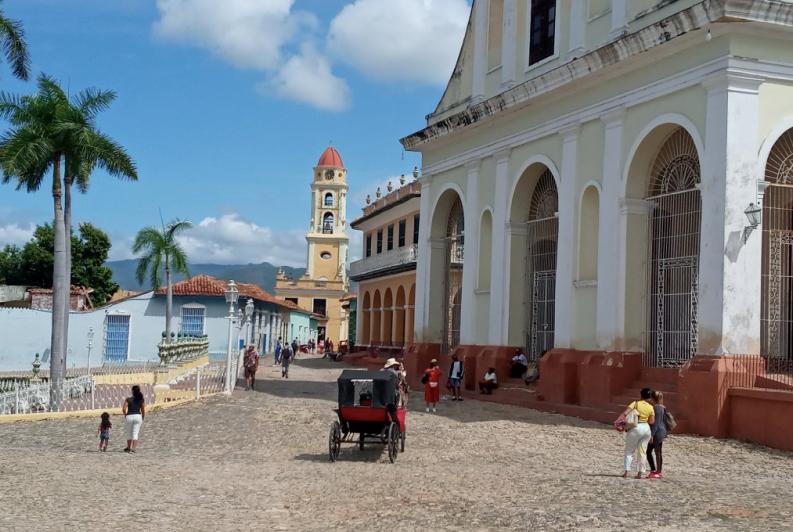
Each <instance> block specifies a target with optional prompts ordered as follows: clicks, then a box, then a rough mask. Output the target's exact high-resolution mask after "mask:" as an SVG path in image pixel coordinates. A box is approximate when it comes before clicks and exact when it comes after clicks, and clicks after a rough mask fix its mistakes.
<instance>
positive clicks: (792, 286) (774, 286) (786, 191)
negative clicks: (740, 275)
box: [760, 129, 793, 371]
mask: <svg viewBox="0 0 793 532" xmlns="http://www.w3.org/2000/svg"><path fill="white" fill-rule="evenodd" d="M765 181H766V183H767V184H768V188H767V189H766V191H765V195H764V196H763V215H762V216H763V218H762V227H763V259H762V262H763V264H762V272H763V273H762V296H761V299H762V314H761V330H760V341H761V353H762V355H763V356H765V357H767V358H768V365H769V370H772V371H776V370H777V369H780V367H782V366H785V367H787V368H790V362H791V361H793V129H789V130H787V131H786V132H785V133H783V134H782V136H781V137H779V139H778V140H777V141H776V142H775V143H774V146H773V147H772V148H771V152H770V153H769V155H768V160H767V162H766V167H765Z"/></svg>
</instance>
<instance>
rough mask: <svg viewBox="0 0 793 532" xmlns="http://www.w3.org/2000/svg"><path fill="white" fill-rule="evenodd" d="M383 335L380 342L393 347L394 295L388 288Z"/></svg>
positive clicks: (384, 306)
mask: <svg viewBox="0 0 793 532" xmlns="http://www.w3.org/2000/svg"><path fill="white" fill-rule="evenodd" d="M381 327H382V330H383V334H382V336H381V337H380V341H381V343H382V344H383V345H393V343H394V342H393V338H392V334H393V332H394V294H393V292H392V291H391V288H386V291H385V296H384V297H383V322H382V325H381Z"/></svg>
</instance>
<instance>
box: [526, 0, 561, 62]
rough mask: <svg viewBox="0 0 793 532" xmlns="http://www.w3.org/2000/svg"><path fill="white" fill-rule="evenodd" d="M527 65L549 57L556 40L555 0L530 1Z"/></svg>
mask: <svg viewBox="0 0 793 532" xmlns="http://www.w3.org/2000/svg"><path fill="white" fill-rule="evenodd" d="M530 31H531V37H530V41H529V65H533V64H535V63H539V62H540V61H542V60H543V59H546V58H548V57H551V56H552V55H553V54H554V50H555V40H556V0H531V30H530Z"/></svg>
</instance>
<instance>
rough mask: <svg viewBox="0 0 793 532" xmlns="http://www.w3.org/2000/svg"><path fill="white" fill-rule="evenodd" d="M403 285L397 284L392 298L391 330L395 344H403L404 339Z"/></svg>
mask: <svg viewBox="0 0 793 532" xmlns="http://www.w3.org/2000/svg"><path fill="white" fill-rule="evenodd" d="M405 305H406V303H405V287H404V286H402V285H399V287H398V288H397V291H396V299H395V300H394V330H393V335H392V336H393V344H394V345H395V346H400V347H401V346H403V345H405V343H406V340H405V314H406V312H405Z"/></svg>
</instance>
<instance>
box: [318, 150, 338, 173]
mask: <svg viewBox="0 0 793 532" xmlns="http://www.w3.org/2000/svg"><path fill="white" fill-rule="evenodd" d="M317 166H322V167H328V168H344V162H343V161H342V160H341V154H340V153H339V152H338V151H336V148H334V147H333V146H330V147H328V149H326V150H325V151H324V152H322V155H321V156H320V158H319V162H318V163H317Z"/></svg>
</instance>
